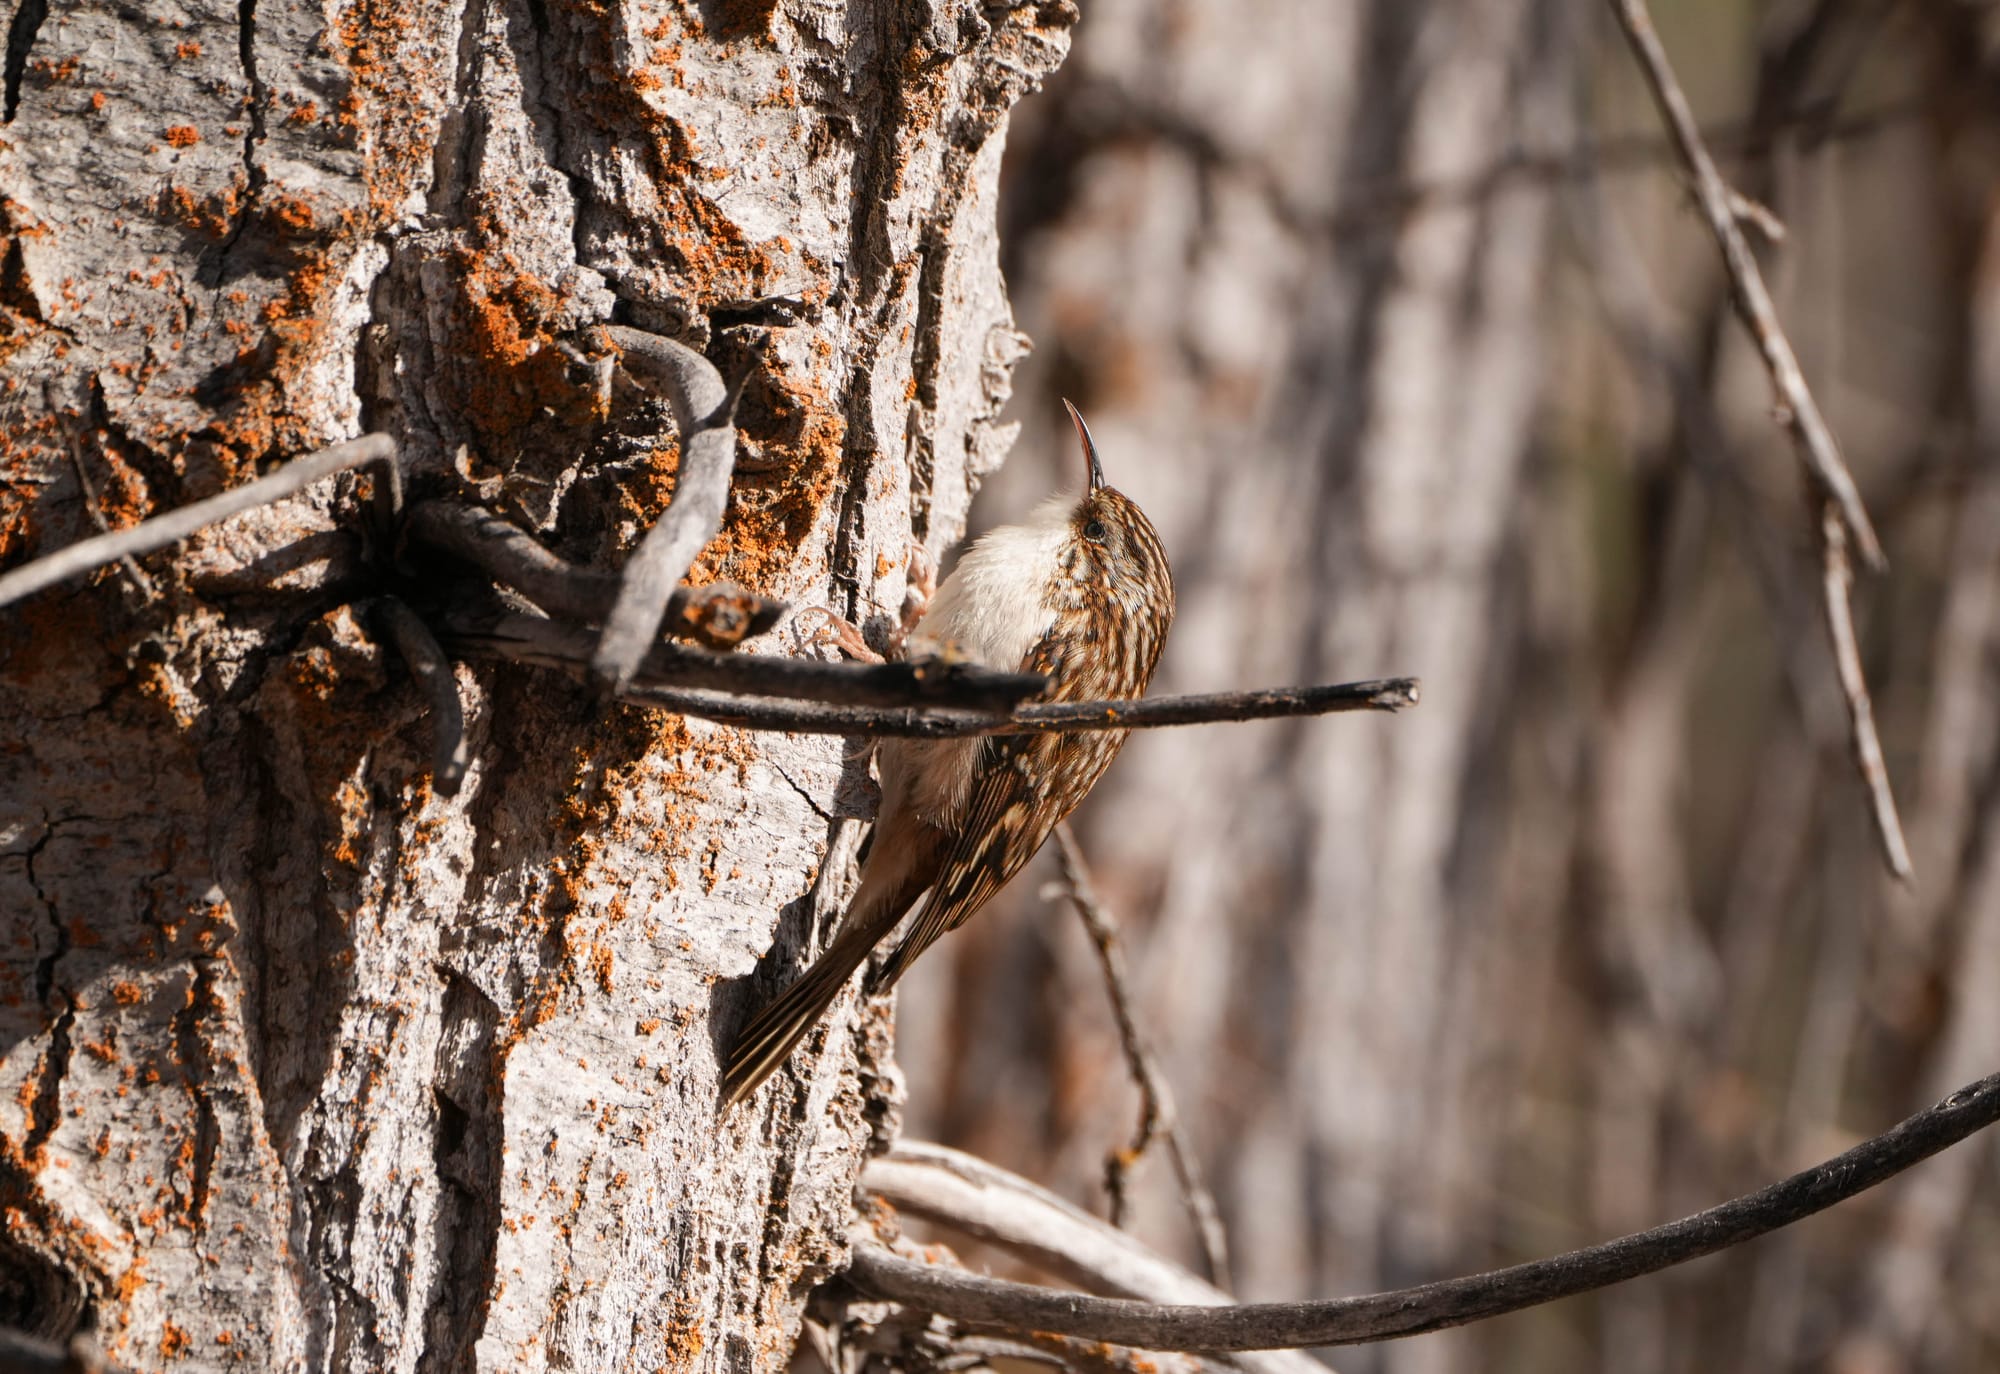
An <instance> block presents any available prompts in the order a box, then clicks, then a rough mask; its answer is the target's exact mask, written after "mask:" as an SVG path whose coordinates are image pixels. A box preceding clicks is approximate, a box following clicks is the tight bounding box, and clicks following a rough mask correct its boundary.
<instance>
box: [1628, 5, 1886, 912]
mask: <svg viewBox="0 0 2000 1374" xmlns="http://www.w3.org/2000/svg"><path fill="white" fill-rule="evenodd" d="M1611 9H1612V12H1613V13H1614V14H1615V15H1616V16H1617V18H1618V24H1619V27H1620V28H1622V29H1623V30H1624V31H1625V37H1626V41H1627V42H1628V43H1629V44H1630V45H1631V48H1632V54H1633V57H1634V58H1635V59H1637V61H1638V64H1639V69H1640V70H1641V71H1642V72H1643V73H1644V74H1645V77H1646V84H1647V85H1648V86H1649V87H1651V89H1652V92H1653V99H1654V101H1655V103H1657V104H1658V105H1659V107H1660V116H1661V118H1662V119H1663V120H1664V121H1665V122H1666V125H1667V132H1668V133H1669V134H1670V135H1671V136H1672V137H1673V141H1674V146H1675V147H1676V148H1677V149H1678V150H1679V152H1680V155H1681V159H1682V161H1683V162H1685V163H1686V165H1687V168H1688V171H1689V172H1690V173H1691V174H1692V175H1693V177H1694V185H1695V196H1696V199H1697V200H1698V201H1699V202H1700V205H1701V209H1702V214H1703V217H1704V218H1706V219H1707V220H1708V225H1709V228H1710V230H1711V231H1713V233H1714V234H1715V241H1716V244H1717V246H1718V247H1720V248H1721V250H1722V265H1723V268H1724V270H1725V271H1726V272H1727V274H1728V277H1729V283H1730V293H1731V295H1732V297H1733V298H1734V300H1735V302H1736V313H1737V314H1738V316H1740V317H1741V318H1742V320H1743V324H1744V327H1745V328H1747V329H1748V330H1749V331H1750V334H1751V336H1752V337H1753V338H1754V339H1755V340H1756V341H1757V348H1758V351H1759V352H1760V353H1761V354H1762V355H1763V358H1764V366H1765V368H1766V369H1767V370H1768V371H1769V372H1770V374H1771V388H1772V390H1773V391H1774V392H1775V393H1776V394H1777V398H1778V408H1779V411H1780V416H1781V418H1782V420H1783V422H1784V425H1785V428H1786V429H1787V430H1789V431H1790V432H1791V435H1792V441H1793V447H1794V448H1796V449H1797V451H1798V454H1799V460H1800V462H1801V463H1803V464H1804V467H1805V471H1806V477H1807V480H1808V483H1809V485H1810V486H1811V488H1812V491H1813V493H1814V495H1815V497H1816V498H1817V499H1816V500H1815V501H1814V502H1813V503H1812V504H1813V507H1814V509H1815V510H1816V511H1818V512H1820V513H1821V515H1822V519H1821V532H1820V540H1819V543H1820V557H1821V563H1822V581H1823V584H1824V589H1825V610H1826V627H1827V635H1828V637H1829V638H1830V639H1831V641H1832V645H1833V654H1834V658H1835V660H1836V662H1837V663H1838V665H1839V671H1840V685H1841V690H1842V694H1843V696H1844V697H1845V698H1846V701H1847V713H1848V724H1849V729H1850V733H1851V736H1852V741H1853V752H1854V764H1855V768H1856V770H1857V771H1858V772H1859V773H1860V775H1861V782H1862V785H1863V786H1864V787H1865V788H1867V790H1868V797H1869V804H1870V805H1869V814H1870V816H1871V817H1872V818H1873V820H1874V822H1875V833H1876V838H1877V839H1878V840H1879V841H1880V842H1881V845H1882V853H1883V856H1884V858H1885V860H1886V862H1887V863H1888V865H1889V871H1890V872H1891V873H1893V874H1895V876H1896V877H1897V878H1899V879H1901V880H1903V881H1905V882H1907V881H1909V879H1910V877H1911V876H1912V873H1913V870H1912V868H1911V865H1910V853H1909V846H1908V845H1906V844H1905V843H1904V841H1903V826H1902V821H1901V820H1900V819H1899V818H1898V816H1897V814H1896V798H1895V794H1894V793H1893V792H1892V791H1891V790H1890V787H1889V775H1888V771H1887V770H1886V769H1885V768H1884V767H1883V765H1882V742H1881V740H1880V739H1879V738H1878V737H1877V735H1876V732H1875V711H1874V707H1873V705H1872V704H1871V702H1870V701H1869V697H1868V683H1867V679H1866V678H1865V677H1864V676H1863V675H1862V672H1861V660H1860V656H1859V655H1858V654H1857V653H1855V652H1854V617H1853V611H1852V609H1851V608H1850V607H1849V605H1848V599H1847V598H1848V590H1849V586H1850V584H1851V582H1852V580H1853V579H1852V575H1851V573H1850V571H1849V569H1848V566H1847V547H1848V542H1849V540H1850V539H1851V540H1852V541H1853V545H1854V547H1855V548H1856V549H1858V550H1859V551H1860V554H1861V560H1862V562H1863V563H1865V564H1866V565H1867V566H1868V567H1869V568H1870V569H1872V570H1874V571H1877V572H1879V571H1881V570H1882V569H1883V568H1884V567H1886V566H1887V560H1886V559H1885V558H1884V557H1883V555H1882V545H1881V541H1880V540H1878V539H1877V538H1876V536H1875V529H1874V526H1873V525H1872V524H1870V523H1869V520H1868V512H1867V511H1866V510H1865V509H1863V508H1862V505H1861V494H1860V492H1859V491H1858V490H1857V489H1856V488H1855V485H1854V478H1853V477H1852V476H1851V475H1850V474H1849V473H1848V471H1847V466H1846V464H1845V463H1843V462H1842V461H1841V457H1840V449H1839V446H1838V445H1837V444H1836V443H1835V442H1834V438H1833V431H1832V430H1831V429H1830V428H1828V426H1827V423H1826V417H1825V416H1824V415H1822V414H1820V409H1819V403H1818V402H1817V401H1815V400H1814V399H1813V394H1812V389H1811V388H1810V387H1808V386H1807V385H1806V379H1805V373H1804V372H1803V371H1802V370H1801V369H1800V367H1799V359H1798V354H1797V353H1796V352H1795V351H1794V350H1793V348H1792V343H1791V340H1790V339H1789V338H1788V337H1786V334H1785V330H1784V326H1783V325H1782V324H1780V323H1779V322H1778V312H1777V308H1776V307H1775V306H1774V305H1772V303H1771V293H1770V291H1769V290H1768V289H1766V287H1765V285H1764V277H1763V273H1762V272H1760V271H1759V270H1758V267H1757V258H1756V256H1755V254H1753V253H1752V252H1751V251H1750V245H1749V242H1748V241H1747V240H1746V239H1745V238H1744V236H1743V226H1742V223H1741V215H1740V213H1739V210H1738V202H1739V200H1740V198H1739V197H1736V196H1735V193H1734V192H1733V191H1732V190H1731V189H1730V187H1729V185H1728V183H1726V182H1725V181H1723V179H1722V173H1721V172H1719V171H1717V170H1716V167H1715V159H1714V158H1713V157H1712V156H1711V155H1710V154H1709V151H1708V147H1707V145H1706V144H1704V143H1703V142H1702V138H1701V130H1700V128H1699V127H1698V126H1697V125H1696V124H1695V122H1694V114H1693V112H1692V111H1691V110H1690V109H1689V108H1688V103H1687V96H1686V94H1685V93H1684V92H1683V91H1682V90H1681V87H1680V82H1679V81H1678V80H1677V79H1676V78H1675V76H1674V69H1673V66H1672V64H1671V63H1669V62H1668V61H1667V53H1666V49H1665V48H1664V47H1662V46H1661V44H1660V36H1659V34H1658V33H1657V32H1655V31H1654V28H1653V19H1652V15H1651V14H1650V13H1648V11H1647V9H1646V0H1611ZM1829 522H1830V523H1829Z"/></svg>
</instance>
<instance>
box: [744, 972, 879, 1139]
mask: <svg viewBox="0 0 2000 1374" xmlns="http://www.w3.org/2000/svg"><path fill="white" fill-rule="evenodd" d="M872 943H873V942H872V941H870V940H866V939H858V940H857V939H840V940H836V941H834V943H833V946H832V948H830V949H828V950H827V952H826V953H824V954H822V955H820V957H819V958H818V959H817V960H815V961H814V963H813V966H812V967H811V968H809V969H807V970H806V971H805V973H803V974H802V975H800V977H799V979H798V981H797V982H795V983H793V984H792V985H791V986H790V987H788V988H786V989H785V990H784V991H783V992H781V993H779V994H778V995H777V997H776V998H775V999H773V1000H772V1001H771V1002H770V1003H769V1004H768V1005H766V1006H765V1007H764V1008H763V1009H762V1010H761V1011H759V1012H758V1013H757V1014H756V1015H755V1016H753V1017H751V1018H750V1024H749V1025H747V1026H745V1027H744V1028H743V1030H742V1032H741V1033H740V1034H739V1035H737V1037H736V1043H735V1044H734V1045H732V1046H730V1048H729V1059H728V1062H727V1063H726V1064H725V1065H724V1067H723V1071H722V1098H723V1102H724V1103H725V1104H726V1105H729V1106H735V1105H736V1104H737V1103H738V1102H741V1101H742V1100H743V1099H744V1098H746V1097H748V1096H749V1095H750V1094H751V1093H753V1092H755V1091H756V1090H757V1087H758V1085H759V1084H761V1083H762V1082H763V1081H764V1080H765V1079H767V1078H769V1077H770V1076H771V1075H772V1074H773V1073H775V1072H776V1071H777V1069H778V1066H779V1065H781V1064H783V1063H784V1062H785V1061H786V1060H787V1059H789V1058H791V1054H792V1051H793V1050H794V1049H796V1048H798V1043H799V1041H801V1040H803V1039H805V1038H806V1034H807V1032H809V1031H811V1030H812V1028H813V1027H814V1026H816V1025H818V1024H819V1019H820V1017H821V1016H823V1015H825V1014H826V1009H827V1008H828V1007H829V1006H831V1005H833V999H834V998H836V997H838V996H840V990H841V989H842V988H843V987H846V986H847V980H848V979H849V978H850V977H852V976H853V974H854V970H856V969H857V968H860V967H861V961H862V960H864V959H866V958H867V957H868V950H869V948H870V946H871V945H872Z"/></svg>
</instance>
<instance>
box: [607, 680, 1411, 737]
mask: <svg viewBox="0 0 2000 1374" xmlns="http://www.w3.org/2000/svg"><path fill="white" fill-rule="evenodd" d="M829 666H831V665H829ZM1419 691H1420V684H1419V683H1418V681H1417V679H1415V678H1413V677H1392V678H1380V679H1376V680H1374V681H1369V682H1343V683H1336V684H1334V685H1332V686H1326V687H1264V688H1259V689H1257V690H1255V691H1249V692H1212V693H1206V694H1202V695H1197V696H1182V697H1141V698H1140V699H1139V700H1137V701H1065V702H1048V703H1035V702H1031V703H1029V704H1027V705H1024V706H1017V707H1015V708H1014V710H1013V711H1012V712H1011V713H1009V714H1006V715H987V714H984V713H981V712H977V711H961V710H955V709H924V708H905V709H893V708H891V709H870V708H867V707H850V706H821V705H818V704H815V703H810V702H764V701H756V700H753V699H750V698H747V697H738V696H730V695H729V694H728V693H726V692H695V691H677V690H673V689H660V688H641V687H635V688H633V689H631V690H630V691H627V692H623V693H621V694H620V697H621V699H622V700H625V701H629V702H632V703H633V704H634V705H638V706H655V707H659V708H661V709H663V710H668V711H678V712H680V713H681V714H682V715H686V716H699V717H701V718H702V719H703V720H712V721H717V722H719V723H721V724H723V725H734V726H736V727H738V728H739V729H744V730H784V731H788V732H790V733H793V734H801V735H870V736H877V737H882V738H902V739H966V738H969V737H971V736H973V735H1039V734H1064V733H1068V732H1071V731H1077V730H1155V729H1159V728H1160V727H1162V726H1167V725H1207V724H1211V723H1213V722H1217V721H1234V720H1275V719H1278V718H1280V717H1286V716H1326V715H1333V714H1335V713H1337V712H1341V711H1400V710H1402V709H1403V708H1404V707H1406V706H1415V705H1416V704H1417V697H1418V694H1419Z"/></svg>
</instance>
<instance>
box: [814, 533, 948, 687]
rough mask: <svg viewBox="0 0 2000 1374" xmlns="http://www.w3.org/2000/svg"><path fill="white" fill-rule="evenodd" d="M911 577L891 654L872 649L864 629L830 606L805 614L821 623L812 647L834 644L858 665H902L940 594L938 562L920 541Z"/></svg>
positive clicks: (914, 544) (891, 636)
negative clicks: (911, 640)
mask: <svg viewBox="0 0 2000 1374" xmlns="http://www.w3.org/2000/svg"><path fill="white" fill-rule="evenodd" d="M909 568H910V572H909V576H908V577H907V578H906V579H905V580H904V585H903V609H902V614H901V615H899V616H898V617H897V619H896V622H895V624H893V625H891V626H890V627H889V632H888V644H887V652H885V653H877V652H876V651H875V650H874V649H873V648H871V647H870V646H869V643H868V640H867V638H866V637H865V636H864V635H863V634H862V633H861V627H860V626H859V625H856V624H855V623H854V622H853V621H851V620H849V619H847V618H846V617H845V616H843V615H839V614H837V613H836V612H834V611H833V610H832V609H831V608H829V607H826V606H808V607H806V609H805V610H804V611H803V612H801V614H802V615H816V616H818V617H820V620H821V624H820V625H819V626H818V627H817V628H816V629H814V630H813V631H812V632H811V633H810V634H809V635H808V636H807V637H806V642H807V643H808V644H830V645H832V646H833V647H834V648H836V649H838V650H840V652H841V653H843V654H845V655H846V656H847V657H848V658H851V659H853V660H854V661H855V662H857V663H901V662H903V661H904V660H905V659H907V658H908V657H909V638H910V634H911V632H912V631H914V630H915V629H916V627H917V622H918V621H919V620H922V619H923V618H924V612H925V611H926V610H928V609H929V608H930V604H931V597H932V596H933V595H935V594H936V592H937V560H936V559H935V558H933V557H932V556H931V553H930V550H929V549H926V548H925V547H924V546H923V545H922V544H921V543H919V542H918V541H917V540H915V539H912V540H910V545H909Z"/></svg>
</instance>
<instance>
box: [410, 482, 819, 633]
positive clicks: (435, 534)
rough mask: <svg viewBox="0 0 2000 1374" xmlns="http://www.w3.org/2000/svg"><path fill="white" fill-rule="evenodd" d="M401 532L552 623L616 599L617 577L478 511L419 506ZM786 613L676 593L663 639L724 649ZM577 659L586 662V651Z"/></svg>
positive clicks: (761, 604) (716, 593)
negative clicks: (509, 592) (523, 600)
mask: <svg viewBox="0 0 2000 1374" xmlns="http://www.w3.org/2000/svg"><path fill="white" fill-rule="evenodd" d="M405 529H406V530H407V532H408V534H409V536H410V538H412V539H414V540H417V541H418V542H419V543H423V544H428V545H430V546H431V547H432V548H437V549H442V550H444V551H445V552H446V553H449V554H452V555H453V556H455V557H457V558H461V559H463V560H465V561H466V562H467V563H470V564H472V565H473V566H474V567H476V568H478V569H479V570H480V571H481V572H483V573H485V574H486V575H487V576H488V577H490V578H492V579H493V580H494V581H496V582H502V583H505V584H506V585H507V586H509V587H512V588H513V589H514V590H515V591H517V592H519V593H521V595H523V596H525V597H527V598H528V600H530V601H532V602H534V603H535V604H536V605H537V606H539V607H541V608H542V609H543V610H545V611H547V612H548V613H549V614H551V615H558V616H562V617H564V618H565V619H569V620H578V621H588V622H591V623H597V622H600V621H602V620H603V619H604V618H605V616H606V615H607V614H609V612H610V610H611V607H612V605H613V603H615V602H616V601H617V599H618V589H619V582H618V574H616V573H614V572H607V571H605V570H603V569H600V568H591V567H578V566H577V565H576V564H574V563H571V562H569V561H568V560H566V559H563V558H560V557H558V556H557V555H555V554H553V553H551V552H549V550H547V549H545V548H543V547H542V546H541V544H539V543H538V542H536V540H535V538H534V537H533V536H532V535H530V534H529V533H528V532H527V531H526V530H524V529H522V528H520V527H519V526H518V525H515V524H514V523H513V522H512V521H510V520H508V519H506V518H505V517H503V516H500V515H496V514H494V513H493V512H492V511H489V510H482V509H480V508H479V507H478V506H467V505H461V504H459V503H458V502H456V501H419V502H418V503H417V504H416V505H414V506H412V507H411V508H410V519H409V523H408V524H407V525H406V526H405ZM785 609H786V608H785V603H784V602H782V601H775V600H773V599H772V598H770V597H768V596H759V595H758V594H757V593H755V592H749V591H745V590H744V589H743V588H741V587H738V586H736V585H735V584H734V583H730V582H714V583H710V584H709V585H707V586H704V587H675V588H674V589H673V592H672V593H671V594H670V595H669V596H668V597H667V610H666V626H665V631H666V633H667V634H669V635H672V636H673V637H674V638H676V639H692V640H694V641H696V642H697V643H701V644H707V645H709V646H711V647H714V648H726V647H730V646H733V645H736V644H740V643H742V642H743V641H744V640H746V639H748V638H750V637H751V636H753V635H759V634H762V633H763V632H764V631H766V630H768V629H770V628H771V627H772V626H773V625H775V624H777V623H778V620H779V618H780V617H782V616H783V615H784V613H785ZM593 643H594V641H593ZM578 653H579V654H580V655H581V657H587V656H588V653H587V650H579V651H578ZM581 657H580V658H579V661H581Z"/></svg>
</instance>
